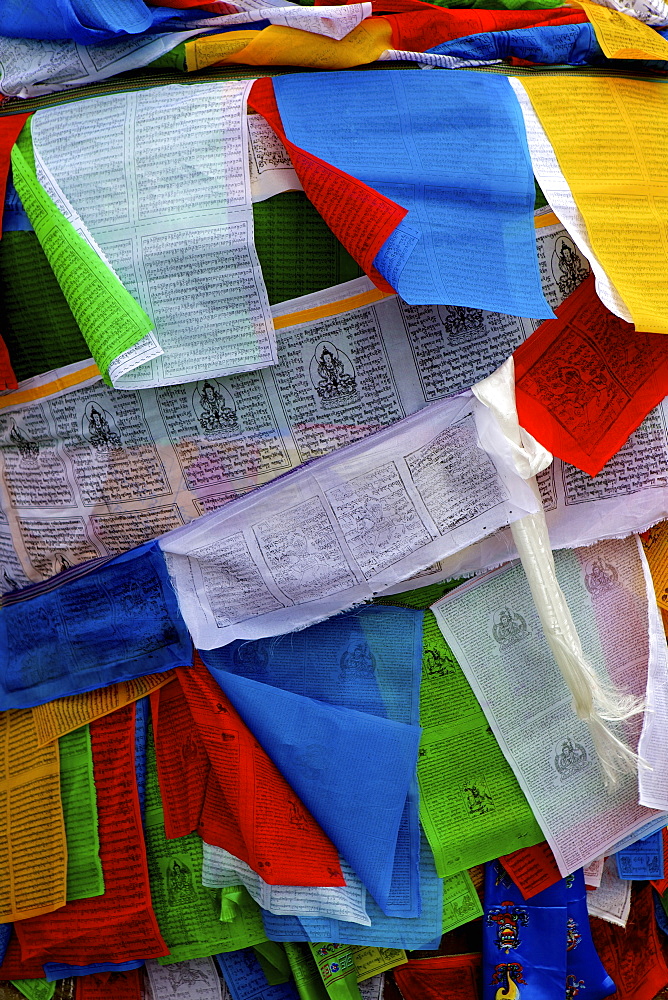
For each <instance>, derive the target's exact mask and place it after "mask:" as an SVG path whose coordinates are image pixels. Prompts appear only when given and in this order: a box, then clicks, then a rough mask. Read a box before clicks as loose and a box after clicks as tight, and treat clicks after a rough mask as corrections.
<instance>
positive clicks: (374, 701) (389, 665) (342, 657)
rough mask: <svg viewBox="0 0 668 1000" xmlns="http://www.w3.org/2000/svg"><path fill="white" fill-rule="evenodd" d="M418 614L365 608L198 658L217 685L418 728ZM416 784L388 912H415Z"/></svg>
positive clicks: (404, 818)
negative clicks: (288, 695) (280, 694)
mask: <svg viewBox="0 0 668 1000" xmlns="http://www.w3.org/2000/svg"><path fill="white" fill-rule="evenodd" d="M422 620H423V612H422V611H419V610H416V609H414V608H401V607H394V606H387V607H385V606H382V605H369V606H368V607H364V608H360V609H358V610H356V611H348V612H345V613H344V614H341V615H336V616H335V617H334V618H329V619H327V621H324V622H319V623H318V624H317V625H311V626H310V627H309V628H305V629H302V630H301V631H299V632H291V633H289V634H288V635H281V636H272V637H270V638H267V639H258V640H253V641H247V642H246V641H244V642H241V641H239V642H233V643H230V644H229V645H227V646H223V647H222V648H220V649H208V650H202V651H201V652H200V656H201V657H202V660H203V662H204V664H205V665H206V666H207V667H208V669H209V671H210V672H211V674H212V675H213V676H214V678H215V679H216V680H217V681H218V682H219V683H220V675H221V672H223V671H224V672H228V673H233V674H238V675H240V676H243V677H249V678H251V679H252V680H256V681H261V682H262V683H266V684H270V685H271V686H272V687H277V688H281V689H282V690H285V691H292V692H293V694H300V695H303V696H304V697H307V698H314V699H316V700H317V701H322V702H325V703H326V704H328V705H337V706H339V707H340V708H352V709H354V710H356V711H362V712H368V713H369V714H370V715H376V716H380V717H381V718H389V719H393V720H394V721H395V722H403V723H407V724H409V725H418V724H419V721H420V679H421V674H422ZM418 802H419V800H418V790H417V782H413V783H412V785H411V789H410V791H409V795H408V797H407V800H406V806H405V809H404V812H403V815H402V820H401V826H400V829H399V837H398V840H397V847H396V851H395V856H394V867H393V874H392V883H391V888H390V892H389V895H388V899H387V903H386V905H385V907H384V910H385V912H386V913H388V914H391V915H393V916H398V917H417V916H418V915H419V913H420V906H421V902H420V880H419V870H418V867H419V854H420V826H419V821H418Z"/></svg>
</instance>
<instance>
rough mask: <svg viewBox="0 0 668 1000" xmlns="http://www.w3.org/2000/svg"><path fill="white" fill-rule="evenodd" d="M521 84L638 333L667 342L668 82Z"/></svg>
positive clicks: (530, 80)
mask: <svg viewBox="0 0 668 1000" xmlns="http://www.w3.org/2000/svg"><path fill="white" fill-rule="evenodd" d="M521 83H522V86H523V87H524V88H525V89H526V91H527V93H528V95H529V98H530V99H531V103H532V104H533V106H534V108H535V111H536V113H537V115H538V117H539V118H540V121H541V124H542V126H543V128H544V129H545V132H546V133H547V137H548V139H549V140H550V142H551V144H552V147H553V149H554V152H555V154H556V157H557V160H558V161H559V166H560V167H561V170H562V171H563V173H564V176H565V177H566V180H567V182H568V184H569V186H570V189H571V191H572V193H573V197H574V199H575V202H576V204H577V207H578V208H579V209H580V212H581V213H582V215H583V217H584V221H585V224H586V226H587V231H588V233H589V238H590V241H591V245H592V248H593V250H594V252H595V253H596V255H597V257H598V259H599V261H600V262H601V265H602V266H603V268H604V269H605V271H606V273H607V274H608V276H609V278H610V279H611V281H612V282H613V284H614V286H615V287H616V289H617V291H618V292H619V294H620V295H621V297H622V299H623V300H624V302H625V303H626V305H627V306H628V308H629V311H630V313H631V316H632V318H633V322H634V323H635V325H636V327H637V329H638V330H643V331H647V332H651V333H668V133H667V132H666V129H665V127H664V126H665V121H666V117H667V116H668V81H663V80H626V79H617V78H612V77H595V78H592V77H582V76H577V77H574V76H571V75H569V76H568V77H565V76H559V77H556V76H555V77H547V76H544V77H523V78H522V80H521Z"/></svg>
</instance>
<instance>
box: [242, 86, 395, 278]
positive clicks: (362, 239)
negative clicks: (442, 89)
mask: <svg viewBox="0 0 668 1000" xmlns="http://www.w3.org/2000/svg"><path fill="white" fill-rule="evenodd" d="M248 103H249V105H250V106H251V107H252V108H254V109H255V110H256V111H257V112H258V113H259V114H261V115H262V117H263V118H264V119H265V120H266V121H267V122H268V123H269V124H270V125H271V127H272V128H273V130H274V132H275V133H276V135H277V136H278V137H279V138H280V140H281V142H282V143H283V144H284V145H285V148H286V149H287V151H288V153H289V155H290V159H291V160H292V164H293V166H294V168H295V172H296V174H297V176H298V177H299V180H300V181H301V183H302V187H303V188H304V191H305V193H306V196H307V197H308V199H309V201H311V202H312V204H313V205H314V206H315V208H316V209H317V210H318V212H319V213H320V215H321V216H322V217H323V219H324V220H325V222H326V223H327V225H328V226H329V228H330V229H331V230H332V232H333V233H334V235H335V236H336V238H337V239H338V240H339V242H340V243H342V244H343V245H344V247H345V248H346V250H347V251H348V253H349V254H350V255H351V257H353V258H354V259H355V260H356V261H357V263H358V264H359V266H360V267H361V268H362V269H363V270H364V272H365V273H366V274H367V275H368V276H369V278H371V280H372V281H373V283H374V284H375V285H376V286H377V287H378V288H380V289H381V291H384V292H393V291H394V289H393V288H392V286H391V285H389V284H388V283H387V281H386V280H385V279H384V278H383V277H382V275H381V274H380V273H379V272H378V271H377V270H376V268H375V267H374V266H373V262H374V260H375V258H376V254H377V253H378V251H379V250H380V248H381V247H382V245H383V244H384V243H385V241H386V240H387V239H388V238H389V237H390V236H391V235H392V233H393V232H394V230H395V229H396V228H397V226H398V225H399V223H400V222H401V220H402V219H403V218H404V216H405V215H406V214H407V211H408V210H407V209H405V208H402V207H401V205H397V204H396V202H394V201H391V200H390V199H389V198H386V197H385V195H382V194H380V192H378V191H374V189H373V188H371V187H369V186H368V184H364V183H363V181H360V180H358V179H357V178H356V177H352V176H351V175H350V174H346V173H344V172H343V171H342V170H338V169H337V168H336V167H334V166H332V164H331V163H326V162H325V161H324V160H321V159H320V158H319V157H317V156H313V155H312V154H311V153H308V152H306V150H304V149H301V148H300V147H299V146H295V145H294V143H292V142H290V140H289V139H288V138H287V136H286V135H285V132H284V131H283V123H282V121H281V116H280V112H279V110H278V105H277V103H276V98H275V96H274V84H273V81H272V80H271V78H270V77H263V78H262V79H261V80H256V81H255V83H254V84H253V86H252V88H251V91H250V94H249V95H248Z"/></svg>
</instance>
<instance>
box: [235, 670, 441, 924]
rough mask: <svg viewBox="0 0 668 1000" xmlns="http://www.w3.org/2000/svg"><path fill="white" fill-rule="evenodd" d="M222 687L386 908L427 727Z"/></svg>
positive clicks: (257, 688) (243, 681)
mask: <svg viewBox="0 0 668 1000" xmlns="http://www.w3.org/2000/svg"><path fill="white" fill-rule="evenodd" d="M216 680H217V682H218V684H219V685H220V687H221V688H222V689H223V691H224V692H225V694H226V695H227V696H228V698H229V699H230V701H231V702H232V704H233V705H234V707H235V708H236V710H237V712H238V713H239V715H240V716H241V718H242V719H243V721H244V722H245V723H246V725H247V726H248V728H249V729H250V730H251V732H252V733H253V735H254V736H255V738H256V739H257V740H258V742H259V743H260V744H261V746H262V747H263V749H264V750H265V751H266V752H267V754H268V755H269V757H270V758H271V759H272V760H273V762H274V764H275V765H276V767H277V768H278V769H279V771H280V772H281V774H283V776H284V777H285V779H286V781H287V782H288V783H289V784H290V786H291V787H292V788H293V789H294V791H295V792H296V793H297V795H298V796H299V798H300V799H301V801H302V802H303V803H304V805H305V806H306V807H307V809H308V810H309V811H310V812H311V814H312V815H313V817H314V818H315V820H316V822H318V823H319V824H320V826H321V827H322V828H323V830H324V831H325V833H326V834H327V836H328V837H329V838H330V840H331V841H332V842H333V843H334V844H335V845H336V847H337V849H338V850H339V853H340V854H342V855H343V857H344V858H345V859H346V861H348V863H349V864H350V865H351V867H352V868H353V870H354V871H355V872H356V874H357V875H358V876H359V878H360V879H361V880H362V882H363V883H364V885H365V886H366V888H367V889H368V890H369V892H370V893H371V895H372V896H373V898H374V899H375V900H376V902H377V903H378V905H379V906H380V907H383V908H384V907H386V906H387V904H388V901H389V899H390V896H391V888H392V873H393V868H394V858H395V851H396V846H397V837H398V835H399V829H400V825H401V820H402V815H403V813H404V809H405V805H406V796H407V795H408V792H409V789H410V787H411V783H412V782H413V779H414V775H415V767H416V763H417V752H418V745H419V742H420V732H421V730H420V727H419V726H414V725H406V724H405V723H401V722H394V721H393V720H391V719H383V718H379V717H378V716H375V715H369V714H367V713H363V712H357V711H354V710H353V709H350V708H338V707H336V706H333V705H326V704H324V702H321V701H315V700H314V699H312V698H305V697H303V696H302V695H298V694H293V693H292V692H291V691H282V690H281V689H280V688H276V687H271V686H270V685H268V684H263V683H261V682H259V681H255V680H251V679H249V678H247V677H239V676H237V675H235V674H230V673H225V672H224V671H220V672H219V673H218V674H217V675H216Z"/></svg>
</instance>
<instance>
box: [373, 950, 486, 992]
mask: <svg viewBox="0 0 668 1000" xmlns="http://www.w3.org/2000/svg"><path fill="white" fill-rule="evenodd" d="M392 971H393V973H394V978H395V980H396V982H397V985H398V987H399V989H400V990H401V993H402V996H403V997H404V1000H448V998H452V1000H455V997H456V1000H478V998H479V997H480V995H481V991H480V977H481V957H480V955H438V956H437V957H436V958H421V959H412V960H411V961H408V962H406V964H405V965H399V966H397V967H396V968H395V969H393V970H392Z"/></svg>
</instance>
